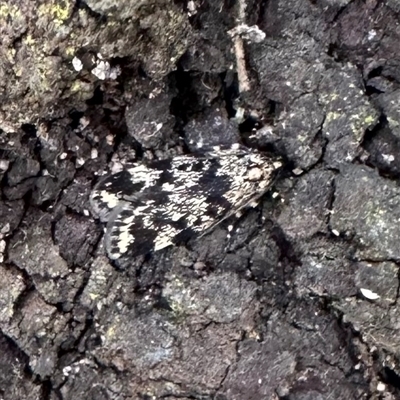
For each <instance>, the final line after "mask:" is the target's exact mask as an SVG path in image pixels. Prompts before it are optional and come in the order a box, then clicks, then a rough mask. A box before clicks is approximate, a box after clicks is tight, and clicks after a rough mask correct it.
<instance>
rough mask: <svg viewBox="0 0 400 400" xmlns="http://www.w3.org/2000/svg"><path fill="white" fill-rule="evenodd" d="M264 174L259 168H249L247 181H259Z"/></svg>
mask: <svg viewBox="0 0 400 400" xmlns="http://www.w3.org/2000/svg"><path fill="white" fill-rule="evenodd" d="M263 176H264V174H263V171H262V169H261V168H251V169H250V170H249V173H248V175H247V178H248V180H249V181H260V180H261V179H262V178H263Z"/></svg>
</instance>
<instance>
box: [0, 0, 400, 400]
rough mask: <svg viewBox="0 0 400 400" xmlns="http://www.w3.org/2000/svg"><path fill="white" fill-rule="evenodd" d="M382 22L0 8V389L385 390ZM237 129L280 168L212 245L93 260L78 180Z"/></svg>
mask: <svg viewBox="0 0 400 400" xmlns="http://www.w3.org/2000/svg"><path fill="white" fill-rule="evenodd" d="M243 6H246V8H245V13H244V17H243V15H241V14H240V8H241V7H243ZM399 16H400V6H399V4H398V3H397V2H396V1H395V0H387V1H375V0H365V1H361V0H358V1H357V0H354V1H353V0H270V1H261V0H242V1H239V0H237V1H229V0H193V1H180V0H175V1H174V0H137V1H129V0H123V1H119V2H116V1H112V0H104V1H94V0H90V1H89V0H87V1H86V2H84V1H79V0H78V1H76V2H74V1H67V0H40V1H37V2H32V1H27V0H11V1H6V2H0V29H1V33H2V42H1V45H0V76H1V80H0V96H1V102H0V129H1V133H0V179H1V197H0V269H1V276H2V279H1V280H0V332H1V334H0V397H1V398H2V399H5V400H14V399H15V400H16V399H29V400H31V399H32V400H35V399H37V400H61V399H63V400H68V399H87V400H89V399H93V400H109V399H110V400H111V399H118V400H123V399H126V400H127V399H146V400H147V399H159V398H168V399H201V400H205V399H218V400H239V399H248V400H256V399H281V400H328V399H385V400H391V399H398V398H400V364H399V362H400V312H399V309H398V308H397V307H398V294H399V279H398V278H399V263H400V244H399V238H400V223H399V222H400V189H399V185H398V176H399V171H400V85H399V83H400V24H399ZM239 23H241V24H244V25H245V29H247V33H248V27H253V26H257V27H258V29H256V30H254V31H253V36H251V35H248V36H250V37H246V35H244V36H242V37H239V39H238V37H237V36H236V37H235V36H233V37H232V30H233V29H234V28H235V27H236V26H237V25H238V24H239ZM254 32H255V33H254ZM262 32H263V33H264V34H265V37H264V36H263V35H262ZM254 35H255V36H254ZM257 35H258V36H257ZM260 35H261V36H260ZM236 39H238V40H239V42H240V43H242V44H243V49H244V54H243V56H244V57H242V58H240V54H238V47H237V46H235V45H234V43H236V44H237V42H235V40H236ZM240 43H239V44H240ZM239 48H240V46H239ZM238 60H239V61H238ZM238 63H239V64H240V63H242V65H238ZM240 67H244V68H245V76H243V75H241V74H240V73H239V74H237V73H236V71H239V70H240ZM245 80H247V82H245ZM245 84H248V85H249V90H243V87H245ZM241 89H242V90H241ZM239 138H240V140H242V141H243V142H245V143H246V144H247V145H249V146H255V147H258V148H259V149H268V150H271V149H272V150H274V151H275V152H276V153H278V154H280V155H281V156H282V157H283V159H284V161H285V166H284V169H283V171H282V173H281V174H280V175H279V177H278V179H277V180H276V182H275V185H274V187H273V188H272V190H271V192H270V193H267V194H266V195H265V196H264V197H263V198H262V200H261V201H260V204H259V206H258V207H257V208H255V209H252V210H246V211H245V212H244V213H243V215H242V217H240V218H239V219H238V220H237V221H236V222H235V224H236V230H235V231H234V233H233V235H232V237H231V238H230V239H228V238H227V226H226V225H225V224H221V225H220V226H218V227H217V228H216V229H215V230H214V231H212V232H211V233H209V234H208V235H206V236H204V237H202V238H200V239H197V240H192V241H190V242H189V243H187V244H186V245H182V246H177V247H171V248H167V249H165V250H162V251H160V252H156V253H154V254H150V255H149V256H147V257H142V258H137V259H132V260H128V261H127V262H126V263H125V265H124V268H117V267H116V266H115V265H113V264H112V263H111V262H110V261H109V260H108V258H107V256H106V254H105V252H104V248H103V242H102V238H103V229H104V226H102V224H101V223H100V222H99V221H98V220H96V219H95V218H93V216H92V214H91V210H90V206H89V201H88V199H89V194H90V192H91V190H92V188H93V186H94V184H95V183H96V182H97V181H98V178H99V176H101V175H103V174H104V173H108V172H110V171H116V170H118V169H120V168H122V167H123V166H124V165H126V164H127V163H128V162H129V161H134V160H145V159H150V158H167V157H172V156H174V155H176V154H182V153H187V152H191V151H194V150H195V146H194V144H195V143H196V142H198V141H203V142H204V141H206V142H209V143H213V144H223V143H230V142H232V141H236V140H238V139H239Z"/></svg>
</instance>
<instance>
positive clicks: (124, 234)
mask: <svg viewBox="0 0 400 400" xmlns="http://www.w3.org/2000/svg"><path fill="white" fill-rule="evenodd" d="M280 166H281V162H280V160H279V159H278V158H275V157H271V156H268V155H265V154H263V153H261V152H257V151H254V150H249V149H247V148H244V147H241V146H240V145H234V146H231V147H229V148H226V149H221V148H218V147H216V148H214V149H213V150H212V151H209V152H206V153H204V154H202V155H198V154H196V155H180V156H176V157H174V158H172V159H168V160H154V161H151V162H149V163H147V164H139V163H137V164H132V165H129V166H127V167H126V168H125V169H124V170H122V171H120V172H118V173H115V174H112V175H109V176H106V177H105V178H103V179H101V180H100V181H99V182H98V183H97V184H96V186H95V187H94V189H93V191H92V193H91V196H90V203H91V207H92V210H93V212H94V214H95V215H96V216H97V217H98V218H100V220H101V221H102V222H106V223H107V226H106V233H105V249H106V251H107V254H108V256H109V258H110V259H112V260H118V259H120V258H121V257H136V256H138V255H142V254H147V253H150V252H152V251H158V250H161V249H164V248H166V247H168V246H170V245H173V244H178V243H182V242H185V241H187V240H188V239H190V238H192V237H194V236H198V235H201V234H204V233H205V232H209V231H210V230H211V229H212V228H213V227H214V226H215V225H217V224H218V223H220V222H221V221H222V220H223V219H226V218H228V217H229V216H231V215H233V214H235V213H236V212H238V211H240V210H241V209H243V208H244V207H246V206H250V205H253V203H254V202H255V201H257V200H258V198H259V197H261V196H262V195H263V194H264V193H265V192H266V191H267V190H268V188H269V187H270V185H271V183H272V180H273V178H274V175H275V172H276V171H277V169H278V168H279V167H280Z"/></svg>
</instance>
